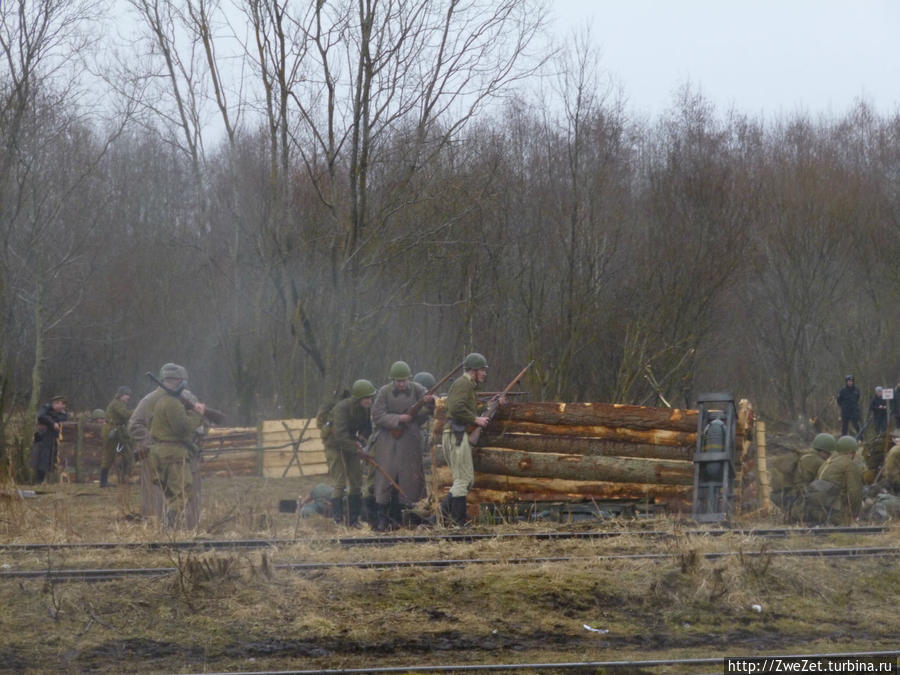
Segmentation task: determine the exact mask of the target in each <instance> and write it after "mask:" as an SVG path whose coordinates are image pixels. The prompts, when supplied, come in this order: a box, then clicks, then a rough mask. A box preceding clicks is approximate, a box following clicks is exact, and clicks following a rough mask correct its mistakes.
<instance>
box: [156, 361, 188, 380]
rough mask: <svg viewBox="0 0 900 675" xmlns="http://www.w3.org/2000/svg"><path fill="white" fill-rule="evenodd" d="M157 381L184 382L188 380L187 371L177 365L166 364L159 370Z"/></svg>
mask: <svg viewBox="0 0 900 675" xmlns="http://www.w3.org/2000/svg"><path fill="white" fill-rule="evenodd" d="M159 379H161V380H168V379H175V380H186V379H188V374H187V369H186V368H185V367H184V366H179V365H178V364H177V363H167V364H166V365H164V366H163V367H162V368H160V369H159Z"/></svg>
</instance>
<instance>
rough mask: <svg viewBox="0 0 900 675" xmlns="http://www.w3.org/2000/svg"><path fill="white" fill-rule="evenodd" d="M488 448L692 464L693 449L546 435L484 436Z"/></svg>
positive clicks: (692, 447) (489, 434)
mask: <svg viewBox="0 0 900 675" xmlns="http://www.w3.org/2000/svg"><path fill="white" fill-rule="evenodd" d="M482 441H483V443H484V445H485V446H486V447H488V446H489V447H498V448H510V449H512V450H528V451H530V452H558V453H562V454H569V455H594V456H603V457H641V458H645V459H674V460H684V461H691V460H692V459H693V456H694V446H690V447H688V446H685V447H674V446H668V445H649V444H645V445H642V444H639V443H626V442H624V441H608V440H603V439H599V438H574V437H569V436H544V435H539V434H491V433H488V434H485V435H484V436H482Z"/></svg>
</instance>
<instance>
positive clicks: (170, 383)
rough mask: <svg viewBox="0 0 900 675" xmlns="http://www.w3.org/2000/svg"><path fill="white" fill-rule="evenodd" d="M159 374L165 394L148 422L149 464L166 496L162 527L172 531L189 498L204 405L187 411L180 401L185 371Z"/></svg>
mask: <svg viewBox="0 0 900 675" xmlns="http://www.w3.org/2000/svg"><path fill="white" fill-rule="evenodd" d="M172 365H173V366H174V367H172V368H169V369H168V370H167V371H166V372H163V373H161V374H162V375H164V377H162V378H161V379H162V383H163V386H164V387H165V389H164V390H163V391H164V394H163V396H161V397H160V398H159V399H157V401H156V405H155V406H154V408H153V421H152V422H151V423H150V436H151V438H152V442H151V445H150V456H149V464H150V469H151V471H152V475H153V482H154V483H156V484H158V485H159V486H160V487H161V488H162V490H163V494H164V495H165V499H166V515H165V525H166V527H168V528H174V527H177V526H180V525H184V517H183V514H184V509H185V506H186V504H187V503H188V500H189V499H190V494H191V487H192V485H193V478H192V476H191V466H190V461H191V455H192V454H195V452H196V446H195V445H194V433H195V431H196V430H197V428H198V427H200V426H201V425H202V424H203V413H204V412H205V410H206V406H205V405H204V404H202V403H196V404H194V405H193V406H192V409H191V410H190V411H189V410H188V409H187V408H186V407H185V402H184V400H182V398H181V392H182V390H183V389H184V386H185V383H186V381H187V370H185V369H184V368H183V367H182V366H178V365H174V364H172Z"/></svg>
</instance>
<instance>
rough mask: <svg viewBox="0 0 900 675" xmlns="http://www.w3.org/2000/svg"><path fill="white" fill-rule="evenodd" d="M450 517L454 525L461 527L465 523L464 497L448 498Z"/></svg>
mask: <svg viewBox="0 0 900 675" xmlns="http://www.w3.org/2000/svg"><path fill="white" fill-rule="evenodd" d="M450 519H451V520H452V521H453V524H454V525H457V526H459V527H462V526H463V525H465V524H466V498H465V497H451V498H450Z"/></svg>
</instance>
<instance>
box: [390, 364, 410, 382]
mask: <svg viewBox="0 0 900 675" xmlns="http://www.w3.org/2000/svg"><path fill="white" fill-rule="evenodd" d="M411 377H412V370H410V369H409V364H407V363H406V361H394V364H393V365H392V366H391V372H390V378H391V379H392V380H408V379H409V378H411Z"/></svg>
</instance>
